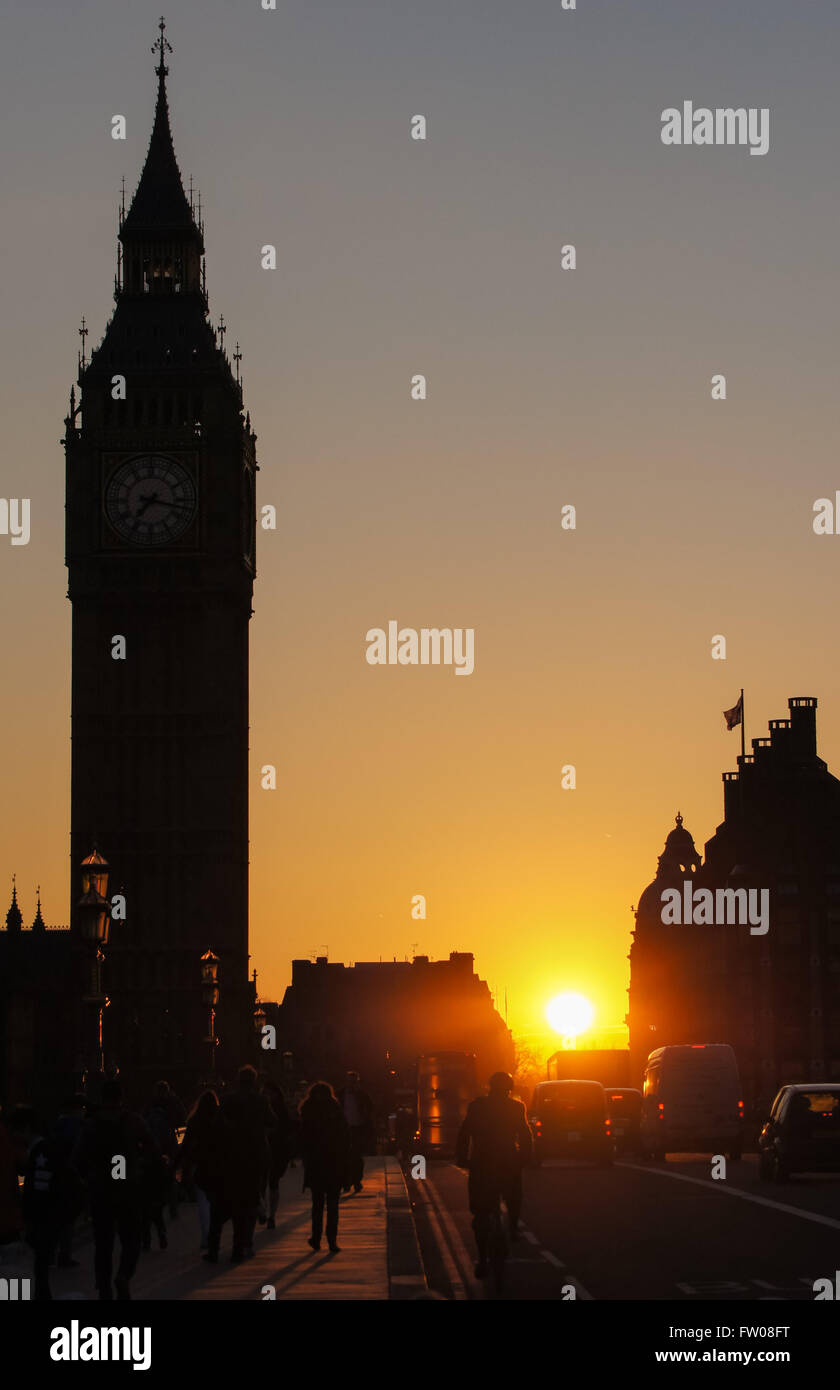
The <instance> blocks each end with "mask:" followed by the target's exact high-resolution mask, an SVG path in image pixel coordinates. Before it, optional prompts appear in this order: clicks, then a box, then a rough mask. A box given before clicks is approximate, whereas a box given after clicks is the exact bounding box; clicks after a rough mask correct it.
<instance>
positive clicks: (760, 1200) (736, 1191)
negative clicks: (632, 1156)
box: [618, 1163, 840, 1231]
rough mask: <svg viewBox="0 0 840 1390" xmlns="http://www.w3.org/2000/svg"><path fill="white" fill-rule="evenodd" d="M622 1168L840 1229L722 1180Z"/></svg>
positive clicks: (814, 1214) (836, 1223) (625, 1165)
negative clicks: (701, 1188) (689, 1183)
mask: <svg viewBox="0 0 840 1390" xmlns="http://www.w3.org/2000/svg"><path fill="white" fill-rule="evenodd" d="M618 1167H620V1168H632V1170H633V1171H634V1172H636V1173H655V1174H656V1175H657V1176H658V1177H662V1178H673V1179H674V1181H675V1182H691V1183H694V1185H695V1186H696V1187H708V1188H710V1189H711V1191H712V1192H722V1193H724V1194H725V1195H726V1196H727V1197H740V1198H741V1199H742V1201H744V1202H755V1204H756V1206H759V1207H771V1208H772V1210H773V1211H783V1212H785V1213H786V1214H787V1215H788V1216H801V1218H802V1220H803V1221H814V1222H816V1224H817V1225H818V1226H829V1227H830V1228H831V1229H832V1230H833V1231H840V1221H836V1220H835V1219H834V1218H833V1217H831V1216H820V1215H819V1214H818V1213H817V1212H815V1211H804V1210H803V1209H802V1207H791V1206H789V1205H788V1204H787V1202H774V1201H773V1200H772V1199H771V1198H770V1197H757V1196H756V1195H755V1193H754V1192H743V1191H742V1190H741V1188H740V1187H727V1186H726V1184H725V1183H722V1182H709V1181H708V1180H707V1179H706V1178H690V1177H688V1176H687V1174H685V1173H669V1172H668V1170H667V1168H643V1167H642V1165H641V1164H640V1163H620V1164H618Z"/></svg>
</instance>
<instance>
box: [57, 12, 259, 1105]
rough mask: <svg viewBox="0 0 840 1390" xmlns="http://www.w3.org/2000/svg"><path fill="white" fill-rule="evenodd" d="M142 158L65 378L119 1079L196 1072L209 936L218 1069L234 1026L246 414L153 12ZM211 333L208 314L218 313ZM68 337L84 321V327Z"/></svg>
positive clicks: (242, 1035) (80, 701)
mask: <svg viewBox="0 0 840 1390" xmlns="http://www.w3.org/2000/svg"><path fill="white" fill-rule="evenodd" d="M160 28H161V32H160V38H159V40H158V42H157V43H156V45H155V50H156V51H159V57H160V62H159V65H158V67H157V69H156V71H157V77H158V91H157V108H156V111H155V119H154V128H153V130H152V136H151V140H150V143H149V150H148V154H147V156H146V163H145V166H144V168H143V172H142V175H141V178H140V182H139V184H138V186H137V191H136V193H135V195H134V198H133V200H132V202H131V205H130V207H129V210H128V212H127V214H126V213H125V212H124V211H123V213H122V216H121V221H120V230H119V243H120V247H119V254H118V272H117V279H116V284H115V300H116V309H115V311H114V313H113V316H112V318H111V320H110V323H109V324H108V327H107V329H106V332H105V336H104V339H103V341H102V343H101V345H100V347H99V348H98V349H97V350H96V351H95V352H93V353H92V355H91V357H90V360H89V361H88V360H87V359H86V357H85V354H84V351H83V353H82V361H81V370H80V374H79V385H80V387H81V402H80V404H79V405H78V406H77V405H76V404H75V401H73V399H72V397H71V410H70V415H69V416H68V420H67V432H66V437H65V449H66V457H67V480H66V512H67V537H66V550H67V567H68V571H69V597H70V600H71V603H72V607H73V657H72V660H73V675H72V789H71V822H72V824H71V863H72V874H73V878H72V890H71V897H72V905H71V914H72V913H74V912H75V903H76V901H77V899H78V896H79V892H80V889H79V885H78V880H77V875H78V866H79V864H80V863H81V861H82V860H83V858H84V857H85V855H86V854H87V853H88V852H89V850H90V846H91V843H92V842H93V841H94V839H95V840H96V842H97V844H98V847H99V849H100V850H101V852H102V853H103V854H104V856H105V858H106V859H107V861H108V863H109V865H110V875H111V880H110V881H111V886H110V889H109V894H111V893H114V892H119V891H121V892H122V893H123V894H124V896H125V900H126V921H125V922H124V923H123V922H121V921H119V920H115V921H114V922H113V924H112V927H111V942H110V945H109V948H108V955H107V965H106V979H105V984H106V988H107V991H108V994H109V995H110V996H111V1000H112V1003H111V1007H110V1008H109V1009H108V1011H107V1014H106V1019H105V1030H106V1060H107V1059H108V1057H109V1056H110V1057H111V1058H116V1060H117V1061H118V1063H119V1065H120V1066H121V1068H122V1070H123V1071H124V1072H125V1073H126V1075H127V1078H129V1077H130V1078H132V1079H134V1080H135V1081H136V1084H137V1085H138V1087H139V1086H140V1085H145V1083H146V1081H147V1080H149V1079H152V1078H154V1077H157V1076H158V1075H161V1076H165V1077H167V1078H168V1079H170V1080H171V1081H173V1083H174V1084H175V1085H176V1086H178V1085H180V1086H181V1087H183V1088H184V1089H185V1090H187V1091H188V1090H189V1089H190V1088H191V1086H192V1085H194V1083H195V1080H196V1078H197V1076H198V1074H199V1073H202V1072H204V1073H206V1072H207V1070H208V1068H209V1066H210V1060H209V1057H208V1048H207V1035H208V1023H207V1009H206V1007H205V1006H204V1005H203V1004H202V996H201V978H200V963H199V962H200V958H201V955H202V954H203V953H204V952H205V951H206V950H207V949H208V948H210V949H211V950H213V951H214V952H215V954H216V955H217V956H218V957H219V960H220V967H219V985H220V1001H219V1006H218V1010H217V1022H216V1032H217V1033H218V1036H219V1039H220V1042H221V1044H222V1047H221V1049H220V1050H219V1052H218V1057H219V1064H220V1066H221V1068H222V1070H229V1069H230V1068H232V1067H233V1066H235V1065H236V1064H238V1063H239V1062H241V1061H242V1060H244V1058H243V1051H244V1049H245V1048H246V1047H247V1044H248V1036H249V1030H248V1028H247V1018H248V1000H249V985H248V624H249V619H250V615H251V597H252V592H253V583H254V574H255V532H256V526H255V475H256V467H257V465H256V458H255V452H254V445H255V439H256V436H255V435H254V434H253V433H252V431H251V428H250V419H249V418H248V419H246V418H244V417H243V402H242V388H241V384H240V381H239V372H238V359H239V354H238V353H237V354H236V360H237V371H236V374H235V375H234V373H233V372H232V370H231V367H230V363H229V361H228V358H227V356H226V354H225V352H224V349H223V347H222V346H220V345H219V340H218V335H217V333H216V332H214V330H213V328H212V327H211V324H210V322H209V319H208V304H207V296H206V288H205V277H204V237H203V226H202V223H201V220H200V216H197V215H196V212H195V210H194V207H193V200H192V196H190V197H189V198H188V197H187V196H186V194H185V192H184V187H183V184H182V181H181V175H180V172H179V169H178V164H177V161H176V158H175V151H174V148H173V143H172V134H171V131H170V125H169V111H168V105H167V93H166V77H167V74H168V68H167V66H166V63H165V58H166V54H167V52H168V51H169V45H168V43H167V41H166V39H165V36H164V28H165V26H164V23H163V21H161V26H160ZM221 336H223V333H222V335H221ZM83 341H84V340H83Z"/></svg>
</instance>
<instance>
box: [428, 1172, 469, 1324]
mask: <svg viewBox="0 0 840 1390" xmlns="http://www.w3.org/2000/svg"><path fill="white" fill-rule="evenodd" d="M430 1188H431V1182H430V1181H429V1180H428V1179H427V1180H426V1182H423V1183H420V1182H419V1183H418V1184H417V1192H418V1194H419V1195H420V1197H421V1198H422V1200H423V1202H424V1203H425V1207H426V1216H427V1217H428V1220H429V1225H430V1226H431V1228H432V1234H433V1235H434V1238H435V1241H436V1242H437V1247H438V1250H439V1251H440V1257H441V1259H442V1260H443V1263H444V1266H445V1268H446V1277H447V1279H448V1280H449V1282H450V1284H451V1285H452V1292H453V1294H454V1295H455V1298H456V1299H459V1300H463V1299H465V1298H466V1296H467V1292H466V1289H465V1288H464V1285H463V1283H462V1281H461V1276H460V1274H459V1273H458V1267H457V1265H456V1264H455V1261H454V1260H453V1258H452V1254H451V1252H450V1249H449V1246H448V1245H447V1243H446V1239H445V1237H444V1234H443V1231H442V1230H441V1226H440V1221H439V1220H438V1217H437V1212H436V1210H435V1206H434V1203H433V1201H432V1196H431V1192H430Z"/></svg>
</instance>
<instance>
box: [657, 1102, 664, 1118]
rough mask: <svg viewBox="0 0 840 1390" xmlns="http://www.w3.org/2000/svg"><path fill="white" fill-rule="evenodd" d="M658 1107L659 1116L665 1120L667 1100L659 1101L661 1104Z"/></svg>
mask: <svg viewBox="0 0 840 1390" xmlns="http://www.w3.org/2000/svg"><path fill="white" fill-rule="evenodd" d="M657 1109H658V1110H659V1118H660V1120H664V1119H665V1102H664V1101H660V1102H659V1105H658V1107H657Z"/></svg>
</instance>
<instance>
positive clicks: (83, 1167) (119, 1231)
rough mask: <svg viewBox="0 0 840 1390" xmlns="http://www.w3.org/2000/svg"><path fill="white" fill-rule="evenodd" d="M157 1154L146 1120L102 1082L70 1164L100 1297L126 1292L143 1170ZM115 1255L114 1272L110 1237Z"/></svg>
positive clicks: (114, 1084)
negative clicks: (86, 1215) (85, 1203)
mask: <svg viewBox="0 0 840 1390" xmlns="http://www.w3.org/2000/svg"><path fill="white" fill-rule="evenodd" d="M156 1158H159V1152H158V1149H157V1145H156V1144H155V1141H154V1139H153V1137H152V1134H151V1132H150V1130H149V1128H148V1126H147V1125H146V1123H145V1121H144V1120H142V1119H141V1117H140V1116H139V1115H136V1114H134V1113H133V1112H132V1111H129V1110H126V1109H125V1108H124V1107H123V1104H122V1086H121V1085H120V1083H119V1081H117V1080H116V1079H113V1080H108V1081H105V1082H103V1085H102V1104H101V1106H100V1107H99V1109H98V1110H97V1111H96V1112H95V1114H93V1115H92V1116H90V1117H89V1118H88V1119H87V1120H86V1121H85V1123H84V1125H83V1126H82V1131H81V1134H80V1135H79V1142H78V1145H77V1148H76V1152H75V1154H74V1156H73V1163H74V1166H75V1168H76V1169H77V1170H78V1172H79V1173H80V1174H81V1176H82V1177H83V1178H84V1179H85V1180H86V1182H87V1185H88V1191H89V1194H90V1215H91V1223H92V1225H93V1241H94V1264H95V1272H96V1287H97V1290H98V1292H99V1297H100V1299H113V1297H114V1288H116V1291H117V1298H119V1299H128V1298H130V1297H131V1292H130V1284H131V1279H132V1277H133V1275H134V1271H135V1270H136V1268H137V1260H138V1258H139V1255H140V1235H141V1228H142V1221H143V1182H144V1170H145V1168H146V1167H147V1166H148V1165H149V1164H150V1163H153V1162H154V1160H155V1159H156ZM116 1237H119V1242H120V1261H119V1265H118V1268H117V1274H116V1277H115V1278H113V1273H112V1271H113V1258H114V1240H115V1238H116Z"/></svg>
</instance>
